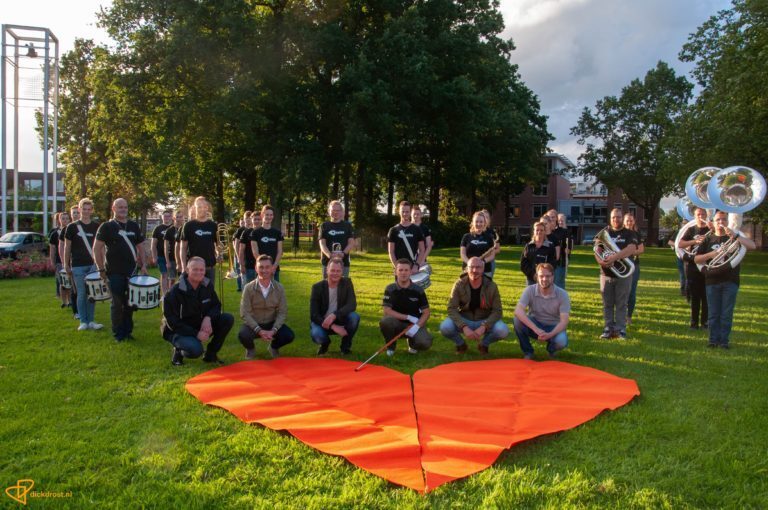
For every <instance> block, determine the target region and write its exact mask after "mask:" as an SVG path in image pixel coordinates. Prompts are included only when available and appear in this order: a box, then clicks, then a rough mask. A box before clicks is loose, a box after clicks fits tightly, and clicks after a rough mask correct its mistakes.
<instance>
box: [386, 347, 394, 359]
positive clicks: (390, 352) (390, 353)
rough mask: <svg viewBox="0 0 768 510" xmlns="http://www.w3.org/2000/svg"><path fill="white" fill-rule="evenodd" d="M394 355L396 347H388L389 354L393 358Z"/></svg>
mask: <svg viewBox="0 0 768 510" xmlns="http://www.w3.org/2000/svg"><path fill="white" fill-rule="evenodd" d="M394 355H395V350H394V349H387V356H389V357H390V358H391V357H392V356H394Z"/></svg>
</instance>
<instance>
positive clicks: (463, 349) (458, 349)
mask: <svg viewBox="0 0 768 510" xmlns="http://www.w3.org/2000/svg"><path fill="white" fill-rule="evenodd" d="M468 348H469V346H467V344H461V345H457V346H456V354H464V353H465V352H467V349H468Z"/></svg>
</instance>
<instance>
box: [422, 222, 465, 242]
mask: <svg viewBox="0 0 768 510" xmlns="http://www.w3.org/2000/svg"><path fill="white" fill-rule="evenodd" d="M428 225H429V226H430V228H431V229H432V240H433V241H434V242H435V246H440V247H442V248H447V247H450V246H455V247H457V248H458V246H459V244H460V243H461V238H462V237H464V234H466V233H467V232H469V218H467V217H466V216H458V215H457V216H449V217H448V218H447V219H446V220H445V221H441V222H438V223H428Z"/></svg>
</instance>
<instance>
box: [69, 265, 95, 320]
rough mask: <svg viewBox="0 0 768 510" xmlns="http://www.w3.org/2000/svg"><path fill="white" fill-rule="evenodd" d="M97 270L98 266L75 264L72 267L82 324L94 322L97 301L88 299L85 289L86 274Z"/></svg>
mask: <svg viewBox="0 0 768 510" xmlns="http://www.w3.org/2000/svg"><path fill="white" fill-rule="evenodd" d="M93 271H96V266H95V265H93V264H91V265H90V266H75V267H73V268H72V279H73V280H75V288H76V289H77V313H79V314H80V324H88V323H89V322H93V316H94V314H95V313H96V303H94V302H93V301H90V300H88V294H87V293H86V290H85V275H87V274H88V273H92V272H93Z"/></svg>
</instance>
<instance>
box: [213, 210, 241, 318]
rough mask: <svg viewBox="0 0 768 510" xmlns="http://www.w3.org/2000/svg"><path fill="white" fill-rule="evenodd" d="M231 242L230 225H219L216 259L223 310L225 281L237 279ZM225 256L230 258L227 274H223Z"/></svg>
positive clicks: (217, 227) (217, 228)
mask: <svg viewBox="0 0 768 510" xmlns="http://www.w3.org/2000/svg"><path fill="white" fill-rule="evenodd" d="M230 242H231V240H230V236H229V225H227V224H226V223H218V224H217V225H216V251H217V252H218V254H217V257H216V259H217V261H218V265H219V279H218V293H219V300H220V301H221V306H222V308H223V307H224V279H227V280H229V279H232V278H237V275H236V274H235V271H234V266H235V264H234V261H233V258H232V249H231V248H230ZM225 256H228V259H229V269H228V270H227V272H226V273H224V272H223V267H222V266H223V263H224V257H225ZM233 275H234V276H233Z"/></svg>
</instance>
